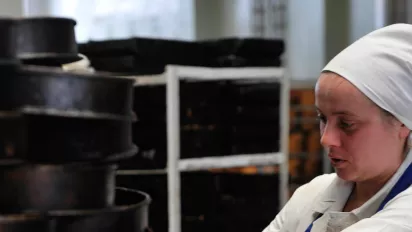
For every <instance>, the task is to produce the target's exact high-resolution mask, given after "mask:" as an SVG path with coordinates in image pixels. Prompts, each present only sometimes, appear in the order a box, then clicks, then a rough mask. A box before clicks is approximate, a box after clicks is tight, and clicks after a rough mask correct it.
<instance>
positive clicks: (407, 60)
mask: <svg viewBox="0 0 412 232" xmlns="http://www.w3.org/2000/svg"><path fill="white" fill-rule="evenodd" d="M323 71H331V72H334V73H337V74H339V75H340V76H342V77H344V78H345V79H347V80H348V81H350V82H351V83H352V84H353V85H355V86H356V87H357V88H358V89H359V90H360V91H361V92H362V93H363V94H365V95H366V96H367V97H368V98H369V99H370V100H372V101H373V102H374V103H375V104H376V105H378V106H379V107H381V108H383V109H384V110H386V111H388V112H389V113H391V114H392V115H393V116H395V117H396V118H397V119H398V120H399V121H401V122H402V123H403V124H405V126H406V127H408V128H409V129H412V25H409V24H394V25H390V26H387V27H384V28H381V29H378V30H376V31H374V32H371V33H369V34H368V35H366V36H364V37H362V38H361V39H359V40H357V41H356V42H355V43H353V44H352V45H350V46H349V47H347V48H346V49H344V50H343V51H342V52H341V53H339V54H338V55H337V56H336V57H334V58H333V59H332V60H331V61H330V62H329V63H328V64H327V65H326V67H325V68H324V69H323ZM410 138H412V136H410Z"/></svg>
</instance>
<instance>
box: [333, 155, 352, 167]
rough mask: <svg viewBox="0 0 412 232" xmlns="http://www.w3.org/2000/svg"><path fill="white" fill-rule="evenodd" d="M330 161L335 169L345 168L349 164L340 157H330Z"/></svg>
mask: <svg viewBox="0 0 412 232" xmlns="http://www.w3.org/2000/svg"><path fill="white" fill-rule="evenodd" d="M329 160H330V162H331V163H332V166H333V167H335V168H343V167H345V166H346V165H347V164H348V161H347V160H344V159H341V158H339V157H334V156H329Z"/></svg>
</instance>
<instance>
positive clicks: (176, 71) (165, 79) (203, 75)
mask: <svg viewBox="0 0 412 232" xmlns="http://www.w3.org/2000/svg"><path fill="white" fill-rule="evenodd" d="M135 80H136V82H135V84H136V85H159V84H165V85H166V91H167V94H166V103H167V168H166V170H129V171H128V170H123V171H119V172H118V174H120V175H122V174H123V175H144V174H164V173H165V174H167V182H168V183H167V184H168V221H169V232H181V208H180V207H181V198H180V172H183V171H200V170H207V169H211V168H231V167H244V166H259V165H280V169H279V170H280V186H279V196H280V199H279V203H280V206H281V207H282V206H283V205H284V204H286V202H287V200H288V198H289V193H288V191H289V187H288V186H289V185H288V184H289V170H288V166H289V164H288V163H289V162H288V161H289V160H288V154H289V152H288V147H289V97H290V80H289V78H287V75H285V69H284V68H276V67H259V68H255V67H254V68H204V67H188V66H176V65H168V66H167V67H166V72H165V73H163V74H162V75H155V76H137V77H135ZM180 80H193V81H196V80H201V81H218V80H236V81H240V80H249V81H250V80H252V81H256V82H265V81H266V82H274V81H277V82H280V83H281V96H280V99H281V110H280V114H281V115H280V119H281V120H280V133H281V135H280V152H274V153H267V154H238V155H230V156H224V154H222V156H220V157H216V156H213V157H202V158H190V159H180V115H179V108H180V95H179V81H180ZM274 94H276V93H274Z"/></svg>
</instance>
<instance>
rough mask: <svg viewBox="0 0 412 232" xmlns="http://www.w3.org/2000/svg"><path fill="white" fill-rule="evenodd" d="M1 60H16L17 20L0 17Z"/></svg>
mask: <svg viewBox="0 0 412 232" xmlns="http://www.w3.org/2000/svg"><path fill="white" fill-rule="evenodd" d="M0 32H1V37H0V61H1V62H16V61H17V58H16V52H17V43H16V41H17V20H15V19H12V18H5V17H3V18H2V17H0Z"/></svg>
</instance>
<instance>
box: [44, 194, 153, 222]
mask: <svg viewBox="0 0 412 232" xmlns="http://www.w3.org/2000/svg"><path fill="white" fill-rule="evenodd" d="M117 191H124V192H128V193H132V194H136V195H140V196H142V197H143V200H141V201H139V202H137V203H132V204H129V205H115V206H113V207H108V208H104V209H89V210H51V211H48V212H47V214H48V215H49V216H52V217H53V216H56V217H59V216H67V217H70V216H79V215H81V216H87V215H99V214H107V213H118V212H127V211H133V210H136V209H139V208H141V207H142V206H145V205H149V204H150V203H151V202H152V199H151V197H150V196H149V194H147V193H145V192H142V191H139V190H135V189H129V188H123V187H116V195H117V194H118V192H117Z"/></svg>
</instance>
